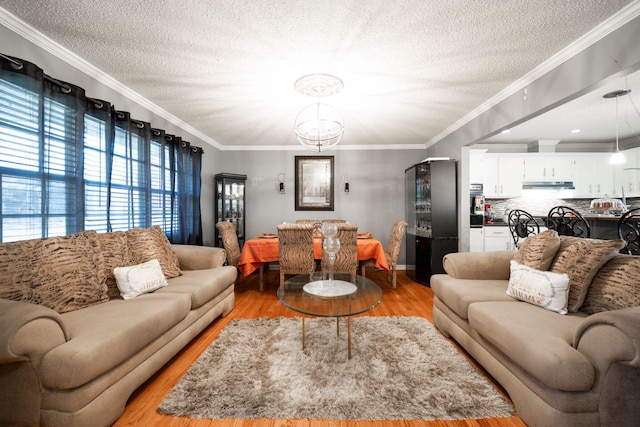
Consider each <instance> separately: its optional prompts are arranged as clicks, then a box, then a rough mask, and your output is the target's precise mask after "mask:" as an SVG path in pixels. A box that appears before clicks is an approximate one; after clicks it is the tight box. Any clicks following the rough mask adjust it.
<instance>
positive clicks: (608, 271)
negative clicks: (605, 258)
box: [581, 255, 640, 314]
mask: <svg viewBox="0 0 640 427" xmlns="http://www.w3.org/2000/svg"><path fill="white" fill-rule="evenodd" d="M629 307H640V257H638V256H631V255H617V256H615V257H614V258H612V259H611V260H609V262H607V263H606V264H605V265H603V266H602V268H600V270H598V272H597V273H596V275H595V276H594V278H593V280H592V281H591V285H590V286H589V291H588V292H587V296H586V298H585V300H584V303H583V304H582V308H581V310H582V311H584V312H585V313H587V314H595V313H599V312H601V311H609V310H619V309H622V308H629Z"/></svg>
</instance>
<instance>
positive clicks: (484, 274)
mask: <svg viewBox="0 0 640 427" xmlns="http://www.w3.org/2000/svg"><path fill="white" fill-rule="evenodd" d="M515 254H516V252H513V251H492V252H455V253H450V254H447V255H445V256H444V259H443V260H442V265H443V267H444V271H446V272H447V274H448V275H449V276H451V277H453V278H454V279H479V280H508V279H509V275H510V274H511V270H510V264H509V261H511V260H512V259H513V257H514V256H515Z"/></svg>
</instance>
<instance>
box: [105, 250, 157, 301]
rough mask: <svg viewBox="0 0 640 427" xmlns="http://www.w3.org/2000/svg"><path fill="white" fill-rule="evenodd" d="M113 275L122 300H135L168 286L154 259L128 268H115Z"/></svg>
mask: <svg viewBox="0 0 640 427" xmlns="http://www.w3.org/2000/svg"><path fill="white" fill-rule="evenodd" d="M113 275H114V276H115V278H116V283H117V284H118V289H120V295H121V296H122V298H124V299H131V298H135V297H137V296H138V295H141V294H144V293H147V292H152V291H155V290H156V289H159V288H162V287H163V286H167V285H169V283H167V279H165V277H164V273H163V272H162V267H160V262H158V260H157V259H156V258H154V259H152V260H149V261H147V262H143V263H142V264H138V265H132V266H130V267H116V268H114V269H113Z"/></svg>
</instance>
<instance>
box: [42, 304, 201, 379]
mask: <svg viewBox="0 0 640 427" xmlns="http://www.w3.org/2000/svg"><path fill="white" fill-rule="evenodd" d="M190 308H191V300H190V298H189V296H188V295H180V294H171V295H168V294H165V295H159V294H155V293H152V294H145V295H141V296H140V297H138V298H134V299H130V300H121V299H115V300H111V301H108V302H106V303H104V304H99V305H95V306H92V307H89V308H85V309H83V310H77V311H74V312H71V313H65V314H63V315H62V317H63V319H64V322H65V325H66V326H67V328H68V330H69V335H70V337H71V338H70V340H69V341H67V342H66V343H64V344H62V345H60V346H58V347H56V348H54V349H52V350H51V351H49V352H47V353H46V354H45V355H44V356H43V358H42V363H41V365H40V367H39V370H40V374H41V376H42V381H43V385H44V386H45V387H49V388H52V389H59V390H60V389H71V388H74V387H79V386H81V385H83V384H85V383H87V382H89V381H91V380H92V379H94V378H96V377H97V376H99V375H101V374H104V373H105V372H108V371H109V370H110V369H112V368H114V367H116V366H118V365H119V364H121V363H122V362H124V361H125V360H127V359H128V358H129V357H131V356H132V355H133V354H135V353H136V352H138V351H140V350H141V349H143V348H144V347H146V346H148V345H149V344H150V343H151V342H153V341H155V340H156V339H163V338H162V335H163V334H165V333H166V332H167V331H168V330H170V329H171V328H172V327H174V326H175V325H177V324H178V323H179V322H180V321H182V320H183V319H184V318H185V317H186V316H187V315H188V314H189V311H190Z"/></svg>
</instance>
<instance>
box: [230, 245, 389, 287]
mask: <svg viewBox="0 0 640 427" xmlns="http://www.w3.org/2000/svg"><path fill="white" fill-rule="evenodd" d="M363 235H364V237H358V239H357V252H358V261H359V262H363V261H369V260H371V261H373V264H374V266H375V267H376V268H379V269H382V270H387V271H389V264H388V263H387V257H386V255H385V252H384V248H383V246H382V243H380V241H379V240H378V239H376V238H374V237H373V236H371V234H370V233H363ZM313 257H314V258H315V259H322V237H314V238H313ZM278 260H279V255H278V235H277V234H268V233H263V234H260V235H259V236H257V237H254V238H252V239H248V240H246V241H245V242H244V245H243V247H242V253H241V255H240V260H239V261H238V270H239V271H240V274H241V275H242V277H246V276H248V275H250V274H251V273H253V272H254V271H256V270H257V269H259V268H260V267H262V266H264V264H266V263H269V262H277V261H278ZM262 280H263V278H262V274H261V275H260V290H262V289H263V283H262Z"/></svg>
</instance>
